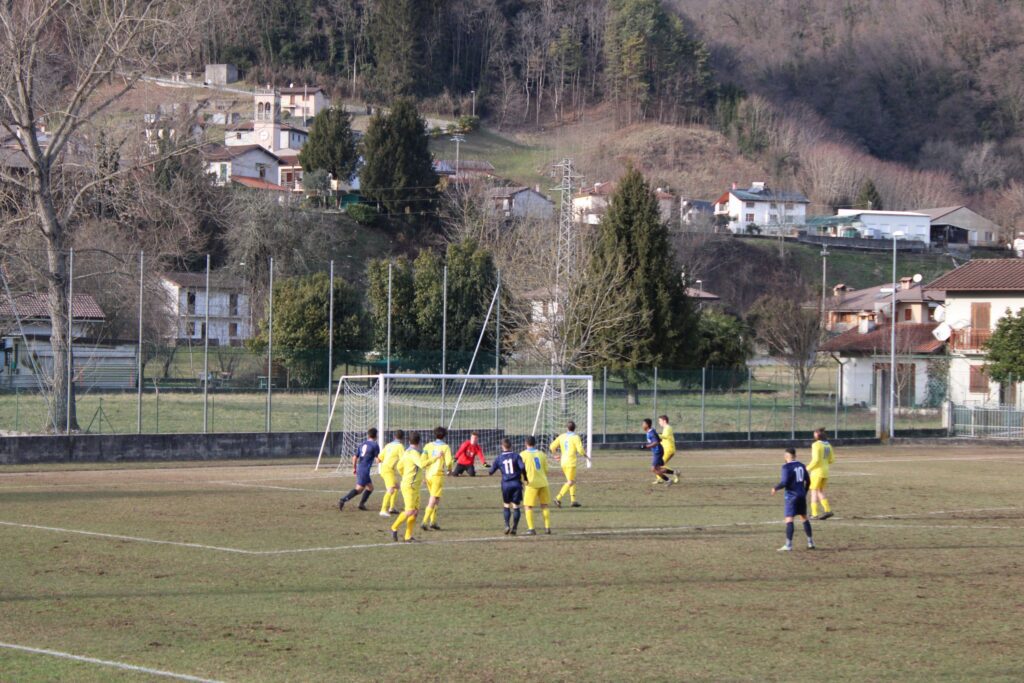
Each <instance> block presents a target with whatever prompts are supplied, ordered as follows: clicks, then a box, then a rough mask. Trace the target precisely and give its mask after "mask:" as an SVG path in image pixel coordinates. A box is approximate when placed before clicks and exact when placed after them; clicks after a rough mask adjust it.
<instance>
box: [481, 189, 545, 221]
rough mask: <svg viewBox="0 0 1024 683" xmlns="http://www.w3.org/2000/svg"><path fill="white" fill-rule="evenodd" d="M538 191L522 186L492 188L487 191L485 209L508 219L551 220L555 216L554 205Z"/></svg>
mask: <svg viewBox="0 0 1024 683" xmlns="http://www.w3.org/2000/svg"><path fill="white" fill-rule="evenodd" d="M538 189H539V188H529V187H525V186H522V185H513V186H510V187H500V186H499V187H492V188H490V189H488V190H487V208H488V210H489V211H491V212H493V213H494V214H496V215H498V216H501V217H503V218H508V219H514V218H537V219H545V218H551V217H552V216H554V215H555V204H554V202H552V201H551V200H550V199H548V198H547V197H545V196H544V195H542V194H541V193H540V192H539V191H538Z"/></svg>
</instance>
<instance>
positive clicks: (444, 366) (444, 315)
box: [439, 264, 448, 424]
mask: <svg viewBox="0 0 1024 683" xmlns="http://www.w3.org/2000/svg"><path fill="white" fill-rule="evenodd" d="M447 372H448V265H447V264H445V266H444V269H443V270H442V271H441V375H442V377H441V423H444V416H445V412H446V408H445V400H446V398H447V396H446V393H447V391H446V390H447V388H448V387H447V384H448V380H446V379H445V378H444V377H443V375H444V374H445V373H447ZM439 424H440V423H439Z"/></svg>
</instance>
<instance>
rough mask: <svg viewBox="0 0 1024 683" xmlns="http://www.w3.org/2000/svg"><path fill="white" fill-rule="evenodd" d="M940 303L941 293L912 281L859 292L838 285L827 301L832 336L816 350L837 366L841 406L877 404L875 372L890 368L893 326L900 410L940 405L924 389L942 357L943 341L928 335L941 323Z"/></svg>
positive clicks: (888, 284) (907, 280)
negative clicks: (937, 358)
mask: <svg viewBox="0 0 1024 683" xmlns="http://www.w3.org/2000/svg"><path fill="white" fill-rule="evenodd" d="M918 279H920V278H918ZM894 289H895V292H894V291H893V290H894ZM894 295H895V296H894ZM894 298H895V300H896V307H895V315H894V314H893V299H894ZM942 302H943V293H942V292H941V291H936V290H934V289H928V288H925V287H923V286H922V285H921V284H920V283H919V282H914V278H912V277H904V278H901V279H900V281H899V282H898V283H885V284H882V285H878V286H873V287H865V288H863V289H857V290H854V289H850V288H848V287H847V286H846V285H836V287H835V288H834V289H833V295H832V296H831V297H830V298H828V299H827V300H826V301H825V329H826V330H827V331H828V332H829V333H831V334H832V335H834V336H831V337H830V338H829V339H827V340H826V341H825V343H824V344H823V345H822V347H821V349H820V350H821V352H822V353H827V354H829V356H831V357H832V359H833V360H835V361H836V362H837V363H838V364H839V366H840V373H839V376H840V379H839V386H840V399H841V400H842V402H843V404H844V405H851V404H852V405H858V404H863V405H874V404H875V400H876V393H875V390H876V382H877V381H878V377H879V371H880V370H888V369H889V367H890V365H891V348H892V347H891V341H892V326H893V324H895V326H896V355H897V365H896V384H897V401H898V406H899V407H901V408H907V407H915V406H919V405H922V404H927V403H934V402H935V401H936V400H938V399H937V398H936V397H935V396H929V395H928V385H929V380H930V378H931V377H932V376H933V375H934V373H935V372H937V371H941V370H939V369H937V367H936V364H935V362H934V358H933V357H941V356H943V355H944V354H945V343H944V341H942V340H940V339H938V338H936V337H935V336H933V334H932V333H933V332H934V331H935V329H936V328H937V327H938V326H939V324H940V323H939V321H938V320H937V319H936V316H939V317H941V313H940V311H942ZM815 307H817V302H816V303H815Z"/></svg>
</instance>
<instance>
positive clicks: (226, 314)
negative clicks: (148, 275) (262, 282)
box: [161, 280, 252, 345]
mask: <svg viewBox="0 0 1024 683" xmlns="http://www.w3.org/2000/svg"><path fill="white" fill-rule="evenodd" d="M161 285H162V287H163V288H164V291H165V292H166V293H167V296H168V303H169V304H170V305H169V309H170V313H171V318H172V322H171V325H170V329H169V330H168V331H169V336H171V337H173V338H175V339H194V340H202V338H203V327H202V326H203V323H204V322H206V292H205V288H203V287H198V288H194V289H193V288H188V287H179V286H178V285H177V284H175V283H172V282H169V281H167V280H164V281H163V282H161ZM189 292H193V293H194V295H195V306H194V307H193V308H191V309H190V308H189V306H188V298H189V297H188V295H189ZM231 294H236V295H237V297H238V303H237V309H236V310H237V312H236V313H235V314H232V312H231ZM189 323H192V324H193V325H192V328H193V329H192V332H191V333H190V332H189V330H188V328H189ZM232 323H233V324H234V325H235V326H236V333H235V334H231V325H232ZM209 336H210V339H216V340H217V341H218V342H219V343H220V344H221V345H227V344H228V343H229V342H230V341H231V340H233V339H235V340H243V339H248V338H249V337H251V336H252V330H251V327H250V325H249V296H248V295H247V294H245V293H243V292H231V291H225V290H215V289H214V290H211V291H210V329H209Z"/></svg>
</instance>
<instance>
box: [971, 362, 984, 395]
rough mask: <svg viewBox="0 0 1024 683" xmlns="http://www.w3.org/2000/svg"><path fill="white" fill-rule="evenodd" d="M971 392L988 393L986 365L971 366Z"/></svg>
mask: <svg viewBox="0 0 1024 683" xmlns="http://www.w3.org/2000/svg"><path fill="white" fill-rule="evenodd" d="M970 385H971V386H970V392H971V393H972V394H987V393H988V377H986V376H985V366H984V365H972V366H971V382H970Z"/></svg>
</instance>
